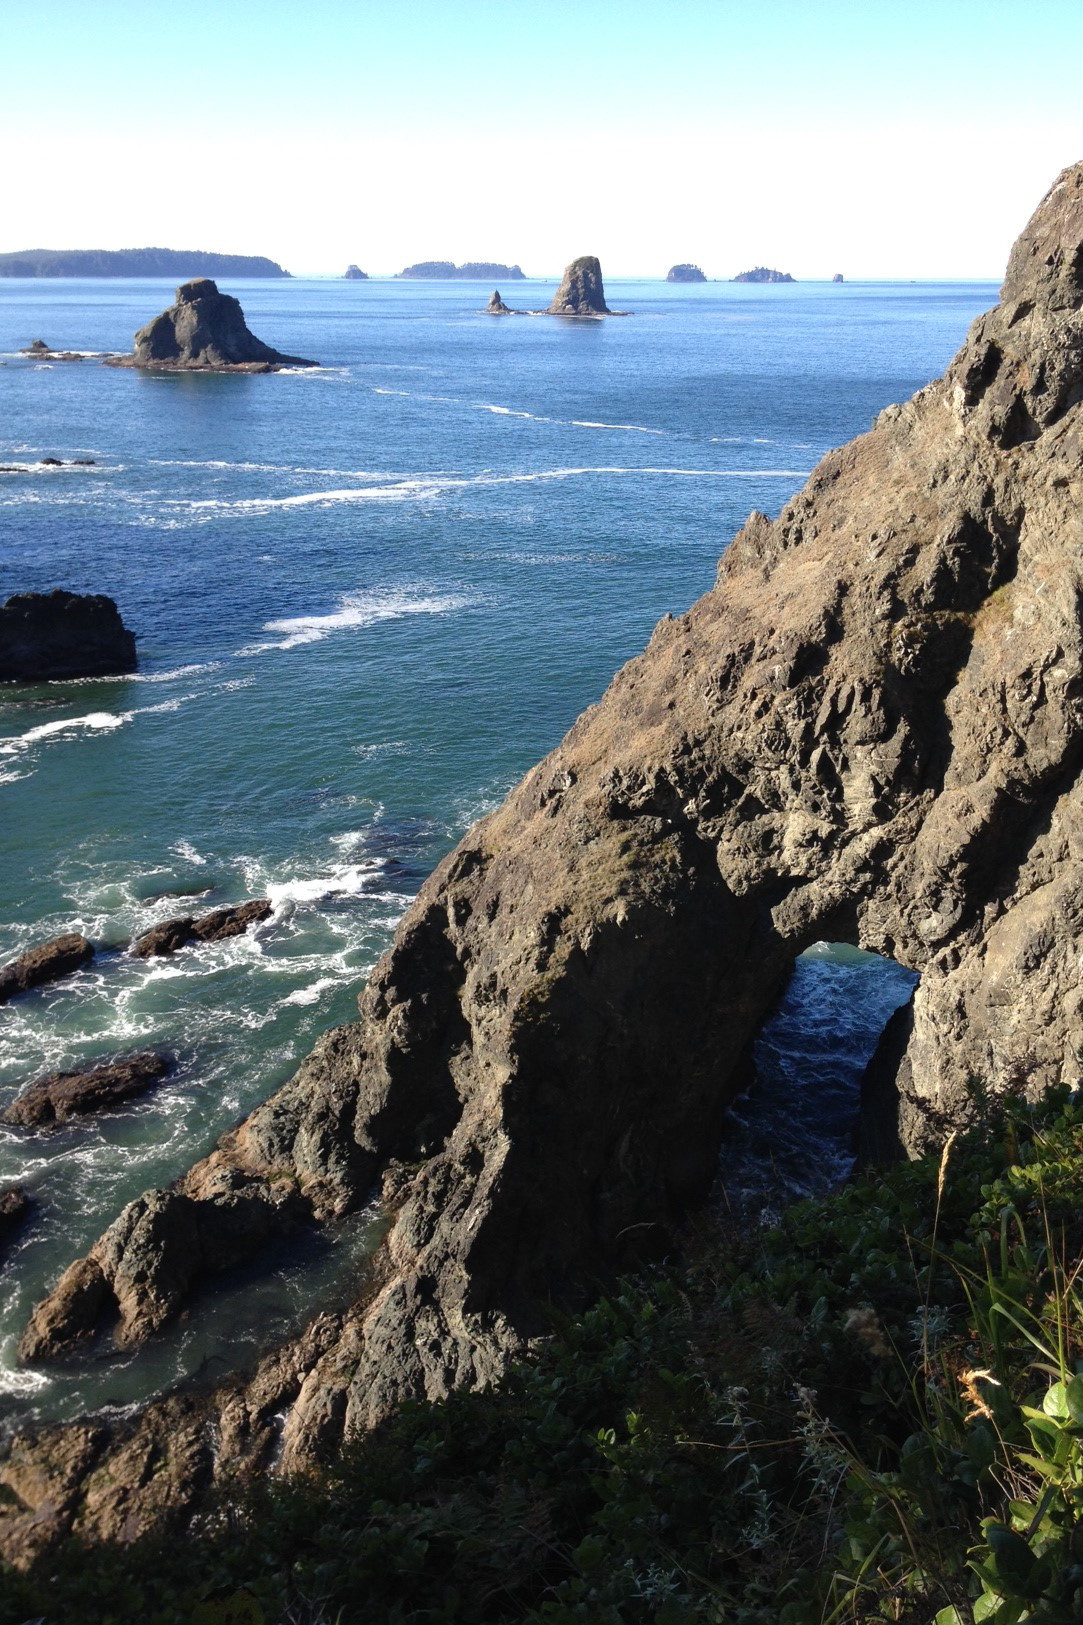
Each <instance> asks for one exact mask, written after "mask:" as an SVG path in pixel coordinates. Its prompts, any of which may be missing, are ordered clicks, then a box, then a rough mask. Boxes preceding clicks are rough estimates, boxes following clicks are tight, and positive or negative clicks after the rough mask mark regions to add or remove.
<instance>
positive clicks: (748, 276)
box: [733, 265, 793, 282]
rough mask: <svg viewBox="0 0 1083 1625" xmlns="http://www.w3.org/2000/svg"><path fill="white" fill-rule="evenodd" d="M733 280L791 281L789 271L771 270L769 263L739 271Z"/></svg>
mask: <svg viewBox="0 0 1083 1625" xmlns="http://www.w3.org/2000/svg"><path fill="white" fill-rule="evenodd" d="M733 280H734V282H792V281H793V277H792V276H791V275H790V273H789V271H773V270H772V269H771V267H770V266H769V265H755V266H753V268H752V270H751V271H740V272H739V273H738V274H737V276H735V277H734V279H733Z"/></svg>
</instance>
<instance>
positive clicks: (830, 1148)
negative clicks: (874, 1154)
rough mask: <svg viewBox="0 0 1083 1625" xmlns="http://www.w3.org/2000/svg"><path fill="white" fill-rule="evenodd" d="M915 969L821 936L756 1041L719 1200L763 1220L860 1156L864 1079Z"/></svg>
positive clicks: (730, 1127)
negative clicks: (859, 1120)
mask: <svg viewBox="0 0 1083 1625" xmlns="http://www.w3.org/2000/svg"><path fill="white" fill-rule="evenodd" d="M918 981H919V977H918V976H917V974H916V973H915V972H913V971H910V970H907V969H906V968H905V967H904V966H902V965H900V964H898V963H896V961H895V960H893V959H885V958H883V957H882V956H881V955H880V954H874V953H868V952H866V951H865V950H863V949H861V948H856V947H854V946H853V945H852V944H850V943H846V942H816V943H813V945H812V946H811V947H810V948H807V949H806V950H805V952H804V953H802V954H800V955H799V956H798V957H797V958H796V959H795V961H794V965H793V971H792V973H791V976H790V979H789V981H788V983H787V984H786V988H785V991H784V992H783V993H782V995H781V997H780V999H779V1001H778V1003H777V1005H776V1006H775V1007H774V1009H773V1010H772V1012H771V1014H770V1015H769V1016H768V1017H767V1018H766V1020H765V1021H764V1023H763V1025H762V1027H761V1029H760V1031H759V1034H758V1036H757V1037H756V1039H755V1041H754V1043H753V1046H752V1080H751V1082H750V1084H749V1087H748V1089H747V1090H746V1091H745V1092H744V1093H743V1094H742V1095H740V1096H739V1097H738V1098H737V1100H735V1101H734V1102H733V1104H732V1105H731V1106H730V1108H729V1110H728V1112H727V1114H726V1121H725V1128H724V1131H723V1138H722V1146H721V1165H720V1169H719V1181H718V1198H717V1200H718V1202H719V1204H720V1206H721V1207H723V1208H728V1209H730V1210H733V1211H738V1212H740V1213H741V1214H742V1215H745V1216H748V1217H751V1218H753V1219H758V1220H759V1221H761V1222H763V1223H771V1222H773V1220H774V1218H775V1216H776V1215H777V1214H778V1212H779V1211H780V1210H781V1209H782V1208H783V1207H785V1206H787V1204H789V1203H790V1202H795V1201H799V1200H800V1199H801V1198H802V1197H806V1196H821V1195H824V1194H826V1192H828V1191H829V1190H831V1189H833V1188H834V1187H835V1186H837V1185H839V1184H841V1183H842V1181H843V1180H844V1179H846V1177H847V1176H848V1174H849V1173H850V1171H851V1169H852V1168H853V1165H854V1146H853V1140H854V1131H855V1127H856V1124H857V1118H858V1110H859V1106H860V1100H861V1080H862V1076H863V1074H864V1072H865V1068H866V1067H867V1066H868V1064H869V1062H870V1060H871V1059H872V1057H873V1054H874V1053H875V1051H876V1047H877V1045H878V1043H879V1042H880V1039H881V1037H882V1036H883V1034H884V1031H885V1029H886V1028H887V1025H888V1023H889V1022H890V1020H891V1017H892V1016H893V1015H894V1014H895V1012H896V1010H898V1009H899V1008H900V1007H902V1006H903V1005H905V1004H906V1003H907V1002H908V1001H909V1000H910V998H911V997H912V995H913V992H914V989H915V988H916V987H917V984H918Z"/></svg>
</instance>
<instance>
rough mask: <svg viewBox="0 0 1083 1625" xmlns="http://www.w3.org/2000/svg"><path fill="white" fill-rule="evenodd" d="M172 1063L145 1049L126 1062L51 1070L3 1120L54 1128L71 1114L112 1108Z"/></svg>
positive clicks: (138, 1092)
mask: <svg viewBox="0 0 1083 1625" xmlns="http://www.w3.org/2000/svg"><path fill="white" fill-rule="evenodd" d="M169 1066H170V1063H169V1062H168V1061H167V1060H166V1059H165V1058H164V1057H163V1056H161V1055H155V1054H153V1053H152V1052H145V1053H143V1054H139V1055H131V1056H129V1057H128V1058H127V1060H124V1061H110V1062H108V1063H107V1064H106V1065H104V1066H94V1067H88V1068H86V1069H84V1070H82V1071H76V1072H50V1073H48V1074H47V1075H46V1076H45V1077H43V1078H38V1079H36V1080H35V1082H33V1083H31V1084H28V1085H27V1087H26V1088H25V1089H24V1090H23V1092H22V1094H21V1095H19V1096H18V1097H17V1099H16V1100H14V1101H13V1102H12V1104H11V1105H10V1106H9V1107H8V1108H7V1110H6V1111H5V1112H4V1113H3V1114H2V1115H0V1123H8V1124H11V1125H14V1126H16V1127H18V1128H53V1127H55V1126H56V1125H57V1124H58V1123H66V1122H67V1121H68V1119H69V1118H71V1117H85V1116H87V1114H88V1113H90V1112H101V1111H109V1110H111V1109H112V1108H113V1107H115V1106H119V1105H121V1104H122V1103H123V1102H124V1101H126V1100H130V1099H132V1097H133V1096H135V1095H141V1094H145V1093H146V1091H147V1090H148V1089H149V1088H150V1086H151V1084H153V1083H157V1082H158V1080H159V1078H164V1077H165V1075H166V1073H167V1072H168V1071H169Z"/></svg>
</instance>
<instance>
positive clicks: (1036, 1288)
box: [0, 1093, 1083, 1625]
mask: <svg viewBox="0 0 1083 1625" xmlns="http://www.w3.org/2000/svg"><path fill="white" fill-rule="evenodd" d="M983 1118H984V1120H983V1124H982V1126H981V1127H980V1128H977V1129H974V1130H972V1131H971V1132H970V1133H968V1134H967V1135H965V1136H960V1137H958V1138H953V1139H952V1140H950V1141H949V1142H948V1145H947V1146H946V1148H945V1150H944V1152H943V1154H942V1156H941V1157H940V1159H939V1160H937V1159H928V1160H926V1161H923V1162H918V1163H912V1164H906V1165H901V1166H898V1167H894V1168H892V1169H890V1170H888V1171H886V1172H885V1173H883V1174H877V1173H868V1174H865V1175H863V1176H862V1177H860V1178H858V1179H856V1180H854V1181H853V1182H852V1183H850V1184H849V1185H847V1186H846V1187H845V1188H844V1189H842V1190H840V1191H838V1192H836V1193H835V1194H834V1195H833V1196H831V1197H828V1198H825V1199H823V1200H821V1201H817V1202H814V1203H804V1204H802V1205H800V1206H798V1207H795V1208H793V1209H792V1210H791V1211H790V1212H789V1213H787V1214H786V1215H785V1216H784V1217H783V1219H782V1220H781V1222H780V1223H779V1224H778V1226H777V1228H774V1229H770V1230H759V1231H756V1230H752V1229H751V1228H750V1227H749V1226H747V1225H742V1224H738V1223H735V1222H733V1221H732V1220H731V1219H729V1218H728V1217H726V1216H724V1215H716V1216H715V1219H714V1220H713V1221H712V1222H711V1223H710V1224H707V1223H703V1224H701V1225H700V1226H699V1228H698V1230H697V1232H696V1234H694V1235H693V1236H691V1237H690V1238H689V1241H688V1246H687V1249H686V1253H685V1258H684V1261H683V1263H682V1264H681V1265H680V1266H676V1265H674V1266H672V1267H670V1268H668V1269H667V1270H664V1271H661V1272H659V1273H658V1274H656V1275H655V1276H653V1277H651V1278H649V1279H645V1280H639V1281H636V1282H629V1283H625V1284H624V1285H623V1286H622V1287H621V1288H620V1289H619V1290H616V1291H614V1292H612V1293H611V1294H610V1295H609V1296H607V1297H605V1298H604V1299H602V1301H600V1302H599V1303H598V1304H597V1305H596V1307H595V1308H593V1309H592V1310H590V1311H589V1312H588V1313H586V1314H585V1315H583V1316H581V1317H579V1318H578V1319H575V1320H572V1319H563V1318H560V1317H557V1316H554V1322H553V1334H552V1336H551V1338H550V1339H549V1340H548V1341H547V1343H546V1345H545V1346H544V1348H543V1349H542V1350H541V1351H540V1353H539V1354H538V1355H537V1357H536V1358H534V1359H533V1360H531V1361H529V1362H526V1363H524V1364H522V1365H520V1366H519V1367H518V1368H517V1369H516V1370H514V1371H513V1372H512V1373H511V1375H510V1377H509V1379H508V1380H507V1382H506V1383H505V1384H504V1385H503V1386H502V1387H501V1389H500V1390H498V1391H494V1392H489V1393H483V1394H458V1395H455V1396H454V1397H452V1398H451V1399H450V1400H448V1401H447V1402H445V1403H442V1404H439V1405H422V1404H417V1405H413V1406H410V1407H408V1408H407V1409H406V1410H405V1411H403V1412H402V1413H401V1414H400V1415H399V1416H398V1417H396V1418H395V1419H394V1420H393V1421H392V1422H391V1423H389V1424H387V1425H386V1426H385V1427H383V1428H382V1429H380V1430H378V1431H377V1432H375V1433H374V1434H372V1435H370V1436H368V1437H366V1438H363V1439H359V1440H357V1441H355V1442H354V1443H353V1444H352V1445H351V1446H350V1448H349V1450H348V1451H347V1452H346V1454H345V1455H344V1456H343V1458H342V1459H340V1460H339V1461H337V1462H336V1463H335V1464H334V1465H333V1466H332V1467H329V1468H328V1469H327V1470H326V1472H325V1473H323V1474H322V1475H319V1476H314V1477H312V1478H306V1479H300V1480H294V1481H293V1482H290V1483H264V1484H262V1485H260V1486H258V1487H257V1488H255V1489H252V1488H249V1489H247V1490H243V1491H242V1490H240V1489H238V1491H237V1492H236V1494H234V1495H233V1496H231V1497H228V1498H225V1499H223V1500H222V1501H221V1502H220V1503H219V1504H218V1505H217V1506H216V1507H214V1508H213V1509H211V1510H210V1511H209V1512H208V1513H207V1514H206V1515H204V1517H203V1518H202V1519H201V1521H200V1523H199V1525H198V1527H196V1528H195V1529H193V1530H192V1531H191V1532H190V1533H189V1534H188V1535H187V1536H185V1537H184V1538H183V1539H180V1538H176V1537H173V1538H170V1539H144V1540H142V1541H139V1542H137V1543H136V1544H134V1545H132V1546H127V1547H109V1546H104V1547H96V1548H88V1549H83V1548H80V1547H79V1546H78V1544H77V1543H75V1542H71V1543H69V1544H67V1545H66V1546H65V1547H63V1548H61V1549H60V1550H59V1551H57V1552H54V1553H52V1554H51V1555H49V1556H48V1557H47V1558H45V1559H42V1560H41V1561H40V1563H39V1565H38V1567H37V1569H35V1570H34V1571H33V1572H31V1573H30V1574H28V1575H25V1576H24V1575H17V1574H15V1573H13V1572H8V1573H7V1574H6V1576H5V1577H4V1579H3V1583H2V1590H0V1622H2V1625H19V1622H21V1621H25V1620H27V1619H39V1618H40V1619H43V1620H45V1621H46V1622H47V1625H59V1622H61V1621H66V1620H70V1619H76V1618H78V1619H80V1620H83V1621H88V1622H92V1621H96V1622H100V1625H113V1622H117V1625H119V1622H121V1621H125V1622H126V1621H131V1620H133V1619H139V1620H140V1621H145V1622H147V1625H229V1622H233V1625H241V1622H244V1625H324V1622H326V1625H352V1622H357V1625H361V1622H367V1621H376V1620H379V1621H381V1622H383V1621H386V1622H388V1625H421V1622H422V1621H437V1620H438V1621H442V1622H443V1621H446V1622H450V1625H454V1622H461V1625H467V1622H470V1625H481V1622H492V1625H505V1622H511V1621H531V1622H536V1625H578V1622H584V1625H640V1622H642V1625H647V1622H648V1621H650V1622H657V1625H682V1622H685V1621H703V1622H706V1625H841V1622H843V1621H855V1622H856V1621H873V1620H894V1621H898V1622H902V1625H934V1622H935V1625H978V1622H992V1625H1019V1622H1028V1625H1059V1622H1067V1621H1071V1620H1083V1291H1081V1288H1080V1283H1079V1274H1080V1269H1081V1267H1083V1266H1081V1263H1080V1259H1081V1253H1083V1104H1081V1103H1080V1102H1079V1101H1078V1100H1077V1099H1076V1098H1075V1097H1073V1096H1069V1095H1067V1094H1064V1093H1062V1094H1057V1095H1055V1096H1052V1097H1050V1098H1049V1099H1048V1100H1047V1101H1046V1102H1045V1103H1044V1104H1043V1105H1042V1106H1040V1107H1032V1106H1028V1105H1026V1104H1023V1103H1022V1102H1019V1101H1008V1102H1006V1103H1002V1104H1000V1105H998V1106H996V1107H987V1108H986V1109H985V1110H984V1112H983Z"/></svg>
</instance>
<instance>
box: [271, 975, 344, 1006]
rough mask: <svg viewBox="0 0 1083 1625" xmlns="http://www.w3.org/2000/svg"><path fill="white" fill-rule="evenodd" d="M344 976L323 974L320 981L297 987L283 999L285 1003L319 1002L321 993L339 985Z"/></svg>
mask: <svg viewBox="0 0 1083 1625" xmlns="http://www.w3.org/2000/svg"><path fill="white" fill-rule="evenodd" d="M341 981H342V978H341V977H339V976H321V977H320V978H319V979H318V981H315V982H312V983H311V984H310V985H309V986H308V987H295V988H294V990H293V992H292V993H287V994H286V997H285V998H284V999H283V1000H282V1003H283V1004H318V1003H319V999H320V995H321V994H322V993H326V992H327V991H328V989H329V988H333V987H339V986H340V985H341Z"/></svg>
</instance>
